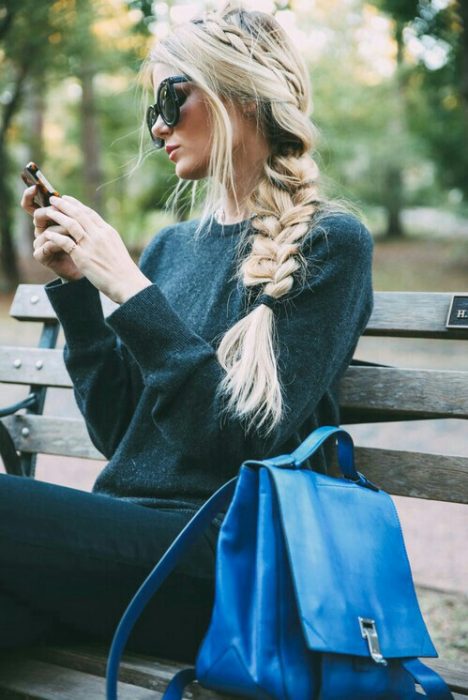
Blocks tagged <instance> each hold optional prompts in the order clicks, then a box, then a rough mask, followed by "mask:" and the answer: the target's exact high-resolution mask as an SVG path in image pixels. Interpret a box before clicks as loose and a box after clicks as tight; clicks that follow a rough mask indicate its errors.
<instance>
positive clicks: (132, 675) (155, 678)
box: [32, 646, 468, 700]
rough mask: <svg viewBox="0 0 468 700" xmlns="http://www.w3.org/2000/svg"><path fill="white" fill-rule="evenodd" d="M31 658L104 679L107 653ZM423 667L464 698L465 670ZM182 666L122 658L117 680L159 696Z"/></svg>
mask: <svg viewBox="0 0 468 700" xmlns="http://www.w3.org/2000/svg"><path fill="white" fill-rule="evenodd" d="M32 652H33V654H34V658H38V659H42V660H44V661H47V662H49V663H55V664H58V665H59V666H66V667H67V668H72V669H75V670H79V671H83V672H86V673H92V674H94V675H98V676H104V675H105V671H106V661H107V652H106V649H104V648H103V647H83V646H81V647H69V648H62V647H44V648H39V649H37V650H32ZM423 661H424V663H426V664H427V665H428V666H430V667H431V668H433V669H434V670H435V671H437V672H438V673H439V674H440V675H441V676H442V678H444V680H445V681H446V683H447V684H448V686H449V687H450V689H451V690H452V692H457V693H462V694H463V696H464V697H466V695H468V668H466V667H462V666H455V665H454V664H447V663H445V662H444V661H443V660H441V659H423ZM185 665H186V664H180V663H177V662H173V661H167V660H164V659H158V658H153V657H151V656H144V655H139V654H138V655H137V654H125V655H124V657H123V659H122V664H121V671H120V676H119V677H120V679H121V681H122V682H124V683H132V684H134V685H140V686H142V687H145V688H151V689H154V690H159V691H160V692H163V691H164V689H165V687H166V685H167V683H168V682H169V680H170V679H171V678H172V676H173V675H174V674H175V673H176V672H177V671H178V670H179V669H180V668H183V667H184V666H185ZM194 697H200V698H206V699H207V700H208V698H210V699H211V698H213V699H216V698H224V699H225V700H226V699H227V698H231V697H232V700H234V697H233V696H226V695H220V694H219V693H213V692H212V691H208V690H205V689H201V688H200V689H199V694H196V693H194Z"/></svg>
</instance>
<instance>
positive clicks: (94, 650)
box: [28, 646, 238, 700]
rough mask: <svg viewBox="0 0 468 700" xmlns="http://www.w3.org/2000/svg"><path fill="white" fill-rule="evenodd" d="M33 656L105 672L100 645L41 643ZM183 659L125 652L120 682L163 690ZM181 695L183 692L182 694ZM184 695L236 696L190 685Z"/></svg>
mask: <svg viewBox="0 0 468 700" xmlns="http://www.w3.org/2000/svg"><path fill="white" fill-rule="evenodd" d="M28 655H31V656H32V657H33V658H36V659H40V660H43V661H47V662H49V663H53V664H57V665H59V666H65V667H67V668H73V669H76V670H78V671H83V672H85V673H92V674H94V675H97V676H105V674H106V665H107V650H106V649H104V648H103V647H82V646H80V647H69V648H65V649H64V648H62V647H42V648H38V649H32V650H31V651H30V652H28ZM181 668H187V664H186V663H185V664H184V663H177V662H174V661H166V660H165V659H159V658H156V657H152V656H146V655H143V654H138V655H136V654H131V653H126V654H125V655H124V656H123V657H122V662H121V664H120V670H119V678H120V680H121V681H123V682H124V683H132V684H133V685H138V686H141V687H143V688H149V689H152V690H156V691H159V692H160V693H161V692H164V690H165V689H166V687H167V685H168V683H169V681H170V680H171V679H172V677H173V676H174V674H175V673H177V671H179V670H180V669H181ZM184 697H185V695H184ZM187 697H191V698H194V700H198V699H199V700H238V696H233V695H229V694H225V693H223V694H220V693H216V692H214V691H212V690H207V689H205V688H200V687H199V686H197V685H193V686H192V687H191V688H188V689H187Z"/></svg>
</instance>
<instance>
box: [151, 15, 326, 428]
mask: <svg viewBox="0 0 468 700" xmlns="http://www.w3.org/2000/svg"><path fill="white" fill-rule="evenodd" d="M153 60H154V61H156V62H158V61H159V62H161V63H165V64H168V65H174V66H175V67H177V68H178V69H179V70H181V71H182V72H184V73H185V74H186V75H188V76H191V78H192V80H193V81H195V82H196V83H197V84H198V86H199V87H201V88H202V90H203V91H204V95H205V98H206V100H207V104H209V106H210V107H211V113H212V117H213V121H212V133H213V147H212V154H211V160H210V170H209V172H210V175H211V176H212V179H211V182H210V183H209V185H210V186H209V187H208V194H207V199H206V205H205V210H204V212H203V216H202V218H201V222H202V223H203V222H205V221H206V220H207V218H208V216H207V215H208V212H211V213H212V211H214V210H215V209H216V208H218V207H219V202H220V200H222V198H223V196H224V194H225V192H226V189H227V188H228V187H229V186H230V185H231V184H233V185H234V180H233V179H232V178H233V161H232V136H233V134H232V128H231V124H230V121H229V115H228V112H227V110H226V106H225V104H224V100H223V98H226V97H227V98H228V99H229V100H232V101H233V102H234V103H235V105H236V106H237V107H239V108H240V109H241V110H242V109H243V110H244V112H245V113H250V112H251V106H252V103H253V104H254V105H255V114H256V119H257V128H258V129H259V130H260V131H261V132H262V134H263V135H264V137H265V139H266V141H267V143H268V146H269V151H270V154H269V157H268V159H267V160H266V162H265V163H264V165H263V170H262V172H261V174H260V176H259V178H258V181H257V183H256V185H255V187H254V191H253V192H251V193H250V196H249V198H248V199H247V201H245V202H243V205H245V209H246V210H247V211H249V210H250V211H252V212H255V216H254V217H253V219H252V221H251V228H252V229H253V231H252V232H251V233H252V235H250V236H249V239H248V245H247V244H246V243H247V241H246V240H245V239H244V238H243V237H241V238H240V240H239V259H238V269H237V274H238V277H239V280H240V281H241V282H242V284H243V285H244V286H245V287H246V288H247V289H249V291H250V292H251V294H250V295H247V296H249V297H251V296H252V293H253V296H254V297H255V296H256V297H257V300H258V299H259V297H260V296H261V295H268V296H267V297H265V299H268V297H270V298H271V297H273V298H274V300H278V301H276V304H277V305H278V304H279V305H281V304H282V303H284V302H281V300H282V298H283V297H286V296H287V295H288V294H289V293H290V292H292V290H293V289H294V287H295V286H296V287H298V286H299V285H300V282H301V273H305V272H306V261H305V259H304V256H303V253H302V242H303V240H304V239H305V237H306V236H307V233H308V231H309V230H310V227H311V222H312V219H313V218H315V215H316V214H317V212H318V210H319V209H321V210H323V211H324V210H325V209H326V205H327V202H326V201H325V200H324V199H323V198H322V197H321V195H320V193H319V189H318V179H319V172H318V167H317V165H316V163H315V161H314V160H313V158H312V157H311V156H310V155H309V154H310V152H311V151H312V150H313V147H314V145H315V142H316V138H317V135H318V132H317V130H316V128H315V126H314V125H313V124H312V122H311V121H310V120H309V116H308V114H309V111H310V90H309V79H308V72H307V68H306V65H305V63H304V61H303V58H302V57H301V55H300V54H299V52H298V51H297V50H296V48H295V47H294V45H293V43H292V42H291V40H290V39H289V37H288V36H287V34H286V33H285V32H284V30H283V29H282V27H281V26H280V25H279V24H278V23H277V21H276V20H275V19H274V17H272V16H271V15H268V14H265V13H263V12H257V11H246V10H244V9H242V7H240V6H239V4H238V3H237V2H235V1H229V2H227V4H225V5H224V7H222V8H221V9H220V10H217V11H213V12H207V13H204V14H203V15H202V16H201V17H199V18H195V19H193V20H191V21H190V22H187V23H184V24H182V25H181V26H180V27H179V28H177V31H176V33H175V34H174V35H173V36H172V38H171V36H169V37H168V38H167V39H164V40H163V41H162V42H161V43H160V44H159V45H158V46H157V47H156V49H155V51H154V58H153ZM222 188H224V190H223V191H222ZM233 191H235V187H233ZM215 204H216V206H215ZM268 303H269V304H270V303H271V302H270V301H269V302H268ZM275 314H276V311H273V309H272V308H270V306H266V305H265V304H264V303H259V304H257V305H256V306H254V308H253V309H252V310H250V311H249V312H248V313H246V315H245V316H244V317H243V318H241V319H240V320H239V321H237V322H236V323H235V324H234V326H232V327H231V328H230V329H229V330H228V331H227V332H226V333H225V335H224V336H223V338H222V339H221V342H220V343H219V347H218V349H217V357H218V360H219V363H220V365H221V366H222V367H223V369H224V370H225V374H224V376H223V379H222V380H221V381H220V384H219V387H218V389H219V395H220V397H221V398H222V399H223V400H224V399H226V403H225V405H224V408H225V410H226V411H227V412H228V413H231V414H232V415H233V416H235V417H236V418H237V419H239V420H242V421H244V420H245V421H246V422H247V428H248V429H249V430H250V429H252V428H253V429H255V430H259V429H262V430H263V429H264V428H265V430H266V434H269V433H270V432H271V431H272V430H273V429H274V428H275V427H276V426H277V425H278V423H279V422H280V421H281V419H282V417H283V416H284V414H285V413H286V411H287V406H285V405H284V401H283V395H282V387H281V381H280V376H279V372H278V365H277V359H278V358H277V353H278V349H277V348H276V342H275V338H276V325H275Z"/></svg>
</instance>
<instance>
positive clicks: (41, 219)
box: [32, 207, 51, 236]
mask: <svg viewBox="0 0 468 700" xmlns="http://www.w3.org/2000/svg"><path fill="white" fill-rule="evenodd" d="M50 208H51V207H36V209H35V210H34V212H33V215H32V216H33V221H34V229H35V231H34V235H35V236H38V235H40V234H41V233H42V232H43V231H45V229H46V228H47V226H48V225H49V226H50V221H51V219H50V216H49V210H50Z"/></svg>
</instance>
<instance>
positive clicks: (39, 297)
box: [10, 284, 118, 322]
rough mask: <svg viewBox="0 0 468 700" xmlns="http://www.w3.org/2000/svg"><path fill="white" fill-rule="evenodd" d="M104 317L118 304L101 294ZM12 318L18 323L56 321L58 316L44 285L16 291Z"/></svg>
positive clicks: (34, 285)
mask: <svg viewBox="0 0 468 700" xmlns="http://www.w3.org/2000/svg"><path fill="white" fill-rule="evenodd" d="M100 297H101V303H102V308H103V311H104V315H105V316H108V315H109V314H110V313H112V311H114V309H116V308H117V307H118V304H116V303H115V302H113V301H111V299H109V298H108V297H106V296H104V294H100ZM10 316H13V318H16V319H17V320H18V321H42V322H46V321H54V320H56V318H57V316H56V315H55V311H54V310H53V308H52V305H51V303H50V302H49V298H48V296H47V294H46V292H45V289H44V286H43V285H42V284H20V285H18V287H17V289H16V293H15V296H14V298H13V302H12V305H11V307H10Z"/></svg>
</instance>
